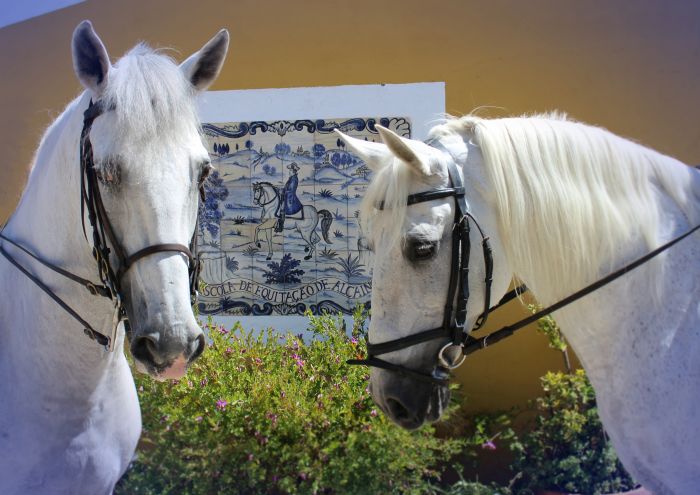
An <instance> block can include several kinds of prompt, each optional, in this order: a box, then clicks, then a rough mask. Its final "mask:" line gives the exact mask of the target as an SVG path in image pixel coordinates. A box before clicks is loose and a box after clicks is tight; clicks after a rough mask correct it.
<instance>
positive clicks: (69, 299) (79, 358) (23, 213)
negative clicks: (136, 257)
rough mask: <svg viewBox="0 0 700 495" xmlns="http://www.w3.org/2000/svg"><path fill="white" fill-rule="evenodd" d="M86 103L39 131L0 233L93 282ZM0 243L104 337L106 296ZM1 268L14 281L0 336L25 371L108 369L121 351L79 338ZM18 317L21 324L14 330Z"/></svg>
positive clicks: (75, 328) (68, 321)
mask: <svg viewBox="0 0 700 495" xmlns="http://www.w3.org/2000/svg"><path fill="white" fill-rule="evenodd" d="M86 107H87V97H86V96H85V95H84V96H83V97H82V98H79V99H78V100H76V101H74V102H73V103H71V104H70V105H69V106H68V108H67V109H66V111H65V112H64V113H63V114H62V115H61V116H60V117H59V118H58V119H57V121H56V122H54V124H52V125H51V127H50V128H49V130H48V131H47V133H46V134H45V136H44V138H43V139H42V143H41V145H40V147H39V150H38V152H37V155H36V158H35V163H34V167H33V169H32V171H31V173H30V176H29V180H28V183H27V186H26V188H25V191H24V193H23V195H22V198H21V200H20V203H19V205H18V207H17V209H16V210H15V212H14V213H13V215H12V217H11V219H10V221H9V222H8V224H7V226H6V228H5V230H4V234H5V235H6V236H7V237H9V238H11V239H13V240H14V241H16V242H18V243H19V244H21V245H23V246H25V247H26V248H28V249H29V250H30V251H32V252H33V253H34V254H36V255H37V256H39V257H40V258H41V259H43V260H45V261H47V262H49V263H52V264H54V265H56V266H58V267H61V268H63V269H65V270H68V271H69V272H72V273H74V274H76V275H78V276H81V277H83V278H87V279H89V280H92V281H95V282H97V281H99V280H98V277H97V269H96V266H95V262H94V260H93V258H92V255H91V247H90V244H89V243H88V241H86V239H85V237H84V235H83V232H82V227H81V210H80V167H79V136H80V131H81V128H82V119H81V115H82V111H83V110H84V109H85V108H86ZM86 222H87V221H86ZM87 228H88V229H89V223H88V227H87ZM88 234H89V231H88ZM4 246H5V248H6V249H7V250H8V251H9V252H11V253H12V254H13V255H15V256H16V259H17V260H18V261H20V263H21V264H22V265H23V266H25V267H26V268H28V269H29V271H30V272H32V273H34V274H36V275H37V276H38V277H39V278H40V279H41V280H42V281H43V282H45V283H46V284H47V285H48V286H49V287H51V288H52V290H54V292H55V293H56V294H57V295H58V296H59V297H61V298H62V299H64V300H65V301H66V303H68V305H69V306H70V307H72V308H73V309H74V310H75V311H76V312H77V313H78V314H80V315H81V316H82V317H83V318H85V319H87V320H88V321H89V322H90V323H91V324H92V325H93V327H94V328H95V329H96V330H97V331H100V332H103V333H106V334H109V332H110V331H111V328H110V327H111V318H112V313H111V309H112V305H111V303H110V302H109V301H108V300H107V299H104V298H97V297H95V296H91V295H90V294H89V293H88V292H87V290H85V289H84V288H83V287H81V286H79V285H77V284H75V283H74V282H73V281H71V280H68V279H66V278H64V277H62V276H61V275H58V274H56V273H54V272H52V271H50V270H48V269H45V268H43V267H41V266H40V265H39V263H38V262H37V261H35V260H33V259H31V258H29V257H28V256H26V255H23V254H22V253H21V252H20V251H19V250H18V249H14V248H13V247H12V246H11V245H8V243H4ZM0 266H1V267H2V268H1V269H2V270H3V272H4V275H3V279H5V280H11V281H14V283H13V287H14V290H15V291H16V292H15V293H16V294H18V296H17V297H16V298H13V301H6V302H5V303H4V304H6V305H7V306H5V307H4V308H3V309H4V311H3V312H4V318H3V320H4V321H3V324H2V326H3V327H4V328H0V331H3V332H9V335H7V336H6V337H5V339H4V341H5V343H6V344H11V345H12V346H14V347H15V349H14V350H12V351H9V350H8V351H7V352H8V353H10V352H11V353H12V354H13V355H15V356H20V357H19V358H18V359H20V360H21V362H22V363H23V365H24V366H25V367H26V368H29V369H30V373H31V372H33V371H32V370H31V369H32V367H35V366H36V365H37V363H40V364H39V368H41V369H42V370H43V371H46V370H55V369H56V367H59V368H65V367H67V366H75V367H77V368H79V369H81V370H83V371H87V370H89V371H90V373H83V374H82V377H83V378H86V379H87V380H88V381H93V382H94V381H97V380H99V377H100V373H98V372H97V368H99V367H105V366H107V365H108V364H109V363H111V362H112V361H113V358H114V355H116V354H117V353H119V352H120V351H117V353H109V354H106V353H104V351H103V350H102V349H101V347H100V346H99V345H98V344H96V343H95V342H94V341H92V340H90V339H88V338H87V337H86V336H85V335H84V333H83V329H82V328H81V327H80V325H79V323H77V322H76V321H75V320H73V319H72V318H71V317H70V316H69V315H68V314H67V313H66V312H65V311H64V310H63V309H61V308H60V307H59V306H58V305H57V304H56V303H55V302H54V301H52V300H51V299H49V297H48V296H47V295H46V294H45V293H44V292H42V291H41V290H40V289H39V288H38V287H37V286H36V285H35V284H34V283H33V282H32V281H30V280H29V279H28V278H27V277H26V276H24V275H23V274H21V273H20V272H19V271H17V269H16V268H15V267H13V266H11V265H10V264H9V263H7V262H5V263H2V264H1V265H0ZM20 294H21V296H20ZM28 301H31V302H30V303H28ZM17 322H21V327H20V328H19V329H18V328H17ZM117 349H119V347H117ZM105 369H106V368H105ZM36 371H37V372H40V371H39V370H36ZM49 372H50V373H55V371H49ZM65 385H70V384H69V383H65ZM79 386H82V384H80V385H79Z"/></svg>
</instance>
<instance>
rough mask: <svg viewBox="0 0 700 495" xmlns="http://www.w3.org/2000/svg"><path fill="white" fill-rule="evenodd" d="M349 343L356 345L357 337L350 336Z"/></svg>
mask: <svg viewBox="0 0 700 495" xmlns="http://www.w3.org/2000/svg"><path fill="white" fill-rule="evenodd" d="M350 343H351V344H352V345H356V344H357V339H356V338H355V337H352V338H351V339H350Z"/></svg>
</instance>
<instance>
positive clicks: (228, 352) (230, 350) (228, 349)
mask: <svg viewBox="0 0 700 495" xmlns="http://www.w3.org/2000/svg"><path fill="white" fill-rule="evenodd" d="M224 352H225V353H226V354H231V353H233V349H231V348H230V347H227V348H226V350H225V351H224Z"/></svg>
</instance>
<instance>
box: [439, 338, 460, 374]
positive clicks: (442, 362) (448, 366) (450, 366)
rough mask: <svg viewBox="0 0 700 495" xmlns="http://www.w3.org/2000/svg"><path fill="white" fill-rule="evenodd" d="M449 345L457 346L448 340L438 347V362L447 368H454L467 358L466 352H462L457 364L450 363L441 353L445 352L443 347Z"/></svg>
mask: <svg viewBox="0 0 700 495" xmlns="http://www.w3.org/2000/svg"><path fill="white" fill-rule="evenodd" d="M449 347H459V346H455V344H453V343H452V342H448V343H447V344H445V345H444V346H442V349H440V352H438V364H439V365H440V366H442V367H444V368H447V369H448V370H454V369H457V368H459V367H460V366H462V363H464V360H465V359H467V356H466V354H464V353H462V356H461V358H462V359H460V360H459V362H458V363H457V364H450V363H449V362H448V361H447V359H445V356H443V353H444V352H445V349H447V348H449Z"/></svg>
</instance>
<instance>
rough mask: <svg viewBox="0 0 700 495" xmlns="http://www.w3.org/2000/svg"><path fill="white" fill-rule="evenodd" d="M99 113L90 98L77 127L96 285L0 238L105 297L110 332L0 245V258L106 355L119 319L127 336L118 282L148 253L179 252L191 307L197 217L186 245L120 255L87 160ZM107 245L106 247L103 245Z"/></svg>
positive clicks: (82, 196) (195, 271)
mask: <svg viewBox="0 0 700 495" xmlns="http://www.w3.org/2000/svg"><path fill="white" fill-rule="evenodd" d="M106 110H113V108H107V109H106ZM104 112H105V108H104V105H103V103H102V101H99V100H98V101H97V102H95V103H93V102H92V100H90V105H89V106H88V108H87V110H85V112H84V114H83V129H82V132H81V134H80V174H81V179H80V200H81V201H80V212H81V218H82V226H83V234H84V235H85V238H86V239H87V232H86V229H85V212H86V211H87V216H88V220H89V222H90V226H91V227H92V256H93V258H94V259H95V262H96V263H97V270H98V274H99V278H100V282H101V284H98V283H94V282H92V281H90V280H87V279H84V278H82V277H79V276H77V275H75V274H73V273H70V272H68V271H67V270H64V269H62V268H60V267H58V266H56V265H53V264H51V263H49V262H47V261H45V260H42V259H41V258H40V257H39V256H37V255H35V254H34V253H32V252H31V251H30V250H29V249H27V248H26V247H24V246H22V245H21V244H19V243H17V242H15V241H14V240H12V239H10V238H8V237H6V236H5V235H4V234H3V233H2V231H0V239H2V240H4V241H7V242H9V243H10V244H12V245H14V246H15V247H17V248H19V249H20V250H22V251H23V252H24V253H26V254H27V255H29V256H30V257H32V258H33V259H35V260H36V261H38V262H39V263H41V264H42V265H44V266H45V267H47V268H49V269H51V270H53V271H54V272H56V273H58V274H59V275H62V276H63V277H65V278H68V279H69V280H72V281H73V282H75V283H77V284H80V285H82V286H83V287H85V288H86V289H87V290H88V291H89V292H90V294H92V295H94V296H101V297H105V298H107V299H110V300H111V301H112V302H113V303H114V316H113V318H112V331H111V334H110V335H105V334H103V333H101V332H98V331H97V330H95V329H94V328H93V327H92V326H91V325H90V324H89V323H88V322H87V321H85V320H84V319H83V318H82V317H81V316H80V315H79V314H78V313H77V312H76V311H75V310H74V309H73V308H71V307H70V306H69V305H68V304H67V303H66V302H65V301H64V300H63V299H61V298H60V297H59V296H58V295H56V293H55V292H54V291H53V290H51V289H50V288H49V287H48V286H47V285H46V284H45V283H44V282H42V281H41V280H40V279H39V278H38V277H37V276H35V275H33V274H32V273H31V272H30V271H29V270H28V269H27V268H25V267H24V266H22V265H21V264H20V263H19V262H18V261H17V260H16V259H15V258H14V257H12V256H11V255H10V254H9V253H8V252H7V251H6V250H5V248H4V247H3V246H2V245H1V244H0V254H2V255H3V256H4V257H5V258H7V260H8V261H10V263H12V264H13V265H14V266H15V267H16V268H17V269H18V270H19V271H20V272H22V273H23V274H24V275H25V276H27V278H29V279H30V280H31V281H32V282H34V284H36V285H37V286H38V287H39V288H40V289H41V290H43V291H44V292H45V293H46V294H47V295H48V296H49V297H51V299H53V300H54V301H55V302H56V303H57V304H58V305H59V306H60V307H61V308H62V309H63V310H65V311H66V312H67V313H68V314H69V315H71V316H72V317H73V318H74V319H75V320H76V321H78V322H79V323H80V324H81V325H82V326H83V328H84V333H85V335H87V336H88V337H90V338H91V339H92V340H95V341H96V342H97V343H98V344H100V345H102V346H104V347H105V349H107V350H108V351H112V350H113V349H114V344H115V340H116V333H117V327H118V325H119V322H121V321H123V322H124V324H125V327H126V329H127V332H129V325H128V318H127V315H126V309H125V307H124V302H123V301H124V298H123V296H122V288H121V280H122V278H123V276H124V274H125V273H126V272H127V271H128V270H129V268H130V267H132V266H133V265H134V263H136V262H137V261H138V260H140V259H142V258H145V257H146V256H149V255H151V254H156V253H162V252H179V253H182V254H184V255H185V256H186V257H187V260H188V262H187V264H188V272H189V283H190V300H191V303H192V304H193V305H194V304H195V303H196V301H197V297H198V292H197V285H198V283H199V272H200V269H201V261H200V259H199V255H198V249H197V228H198V223H199V217H198V218H197V223H196V224H195V229H194V233H193V234H192V238H191V240H190V245H189V246H184V245H182V244H174V243H164V244H155V245H152V246H148V247H145V248H143V249H141V250H139V251H137V252H135V253H133V254H131V255H127V254H126V253H125V251H124V249H123V247H122V245H121V244H120V243H119V241H118V240H117V238H116V235H115V234H114V229H113V228H112V224H111V222H110V221H109V216H108V215H107V211H106V209H105V207H104V203H103V202H102V196H101V193H100V188H99V181H98V176H97V170H96V169H95V162H94V159H93V153H92V143H91V142H90V130H91V128H92V124H93V122H94V121H95V119H96V118H97V117H99V116H100V115H102V114H103V113H104ZM204 199H205V196H204V185H203V184H200V185H199V201H201V202H204ZM110 245H111V248H110V247H109V246H110ZM112 252H113V253H114V255H115V257H116V258H117V261H118V265H117V269H116V270H115V269H114V267H113V266H112V265H111V263H110V259H109V257H110V254H111V253H112Z"/></svg>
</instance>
